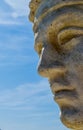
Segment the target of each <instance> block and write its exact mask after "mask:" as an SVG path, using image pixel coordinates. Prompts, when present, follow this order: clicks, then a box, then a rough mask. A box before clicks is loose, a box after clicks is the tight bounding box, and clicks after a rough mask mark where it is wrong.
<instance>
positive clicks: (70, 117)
mask: <svg viewBox="0 0 83 130" xmlns="http://www.w3.org/2000/svg"><path fill="white" fill-rule="evenodd" d="M60 119H61V121H62V123H63V124H64V125H65V126H66V127H68V128H70V129H72V130H83V111H81V110H80V109H78V108H75V107H72V106H71V107H70V106H69V107H68V106H67V107H62V108H61V115H60Z"/></svg>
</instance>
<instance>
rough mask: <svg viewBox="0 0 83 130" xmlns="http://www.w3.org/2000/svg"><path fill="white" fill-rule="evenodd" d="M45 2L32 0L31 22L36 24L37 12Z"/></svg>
mask: <svg viewBox="0 0 83 130" xmlns="http://www.w3.org/2000/svg"><path fill="white" fill-rule="evenodd" d="M42 1H43V0H31V2H30V4H29V7H30V15H29V19H30V21H31V22H34V17H35V12H36V10H37V8H38V6H39V4H40V3H41V2H42Z"/></svg>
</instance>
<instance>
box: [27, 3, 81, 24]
mask: <svg viewBox="0 0 83 130" xmlns="http://www.w3.org/2000/svg"><path fill="white" fill-rule="evenodd" d="M51 1H53V2H51ZM43 2H48V5H49V4H50V6H47V7H46V9H45V8H43V11H42V13H43V14H44V13H45V14H46V13H47V12H48V10H49V11H51V10H56V9H58V8H61V7H64V6H70V5H74V4H75V5H76V4H78V5H82V4H83V0H31V2H30V4H29V7H30V15H29V19H30V21H31V22H34V18H35V14H36V11H37V9H38V8H39V6H40V4H42V3H43ZM52 3H53V4H52ZM51 4H52V5H51ZM53 6H54V7H53ZM55 6H56V7H55ZM43 7H45V6H43ZM53 8H54V9H53ZM39 16H40V13H39Z"/></svg>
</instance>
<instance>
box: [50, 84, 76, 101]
mask: <svg viewBox="0 0 83 130" xmlns="http://www.w3.org/2000/svg"><path fill="white" fill-rule="evenodd" d="M51 89H52V92H53V94H54V100H55V101H56V102H57V103H59V104H61V103H63V102H64V103H67V102H68V101H69V100H71V99H72V98H74V97H73V95H75V93H76V91H75V87H74V86H71V85H65V84H63V83H62V84H61V83H59V82H54V83H52V85H51ZM69 102H70V101H69Z"/></svg>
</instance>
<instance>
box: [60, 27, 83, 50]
mask: <svg viewBox="0 0 83 130" xmlns="http://www.w3.org/2000/svg"><path fill="white" fill-rule="evenodd" d="M81 36H83V30H82V29H80V28H74V27H72V28H67V29H63V30H62V31H60V32H59V34H58V44H59V46H60V47H61V48H63V49H65V50H71V49H72V48H73V47H75V46H76V45H77V44H78V43H79V37H81Z"/></svg>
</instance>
